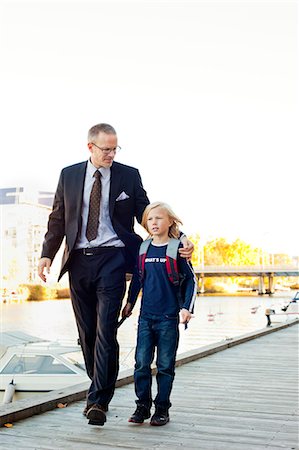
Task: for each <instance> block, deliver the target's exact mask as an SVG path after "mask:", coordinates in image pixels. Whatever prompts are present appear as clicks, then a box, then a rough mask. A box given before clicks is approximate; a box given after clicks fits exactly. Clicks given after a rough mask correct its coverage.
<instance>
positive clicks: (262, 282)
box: [259, 275, 266, 295]
mask: <svg viewBox="0 0 299 450" xmlns="http://www.w3.org/2000/svg"><path fill="white" fill-rule="evenodd" d="M265 293H266V290H265V277H264V275H260V276H259V295H264V294H265Z"/></svg>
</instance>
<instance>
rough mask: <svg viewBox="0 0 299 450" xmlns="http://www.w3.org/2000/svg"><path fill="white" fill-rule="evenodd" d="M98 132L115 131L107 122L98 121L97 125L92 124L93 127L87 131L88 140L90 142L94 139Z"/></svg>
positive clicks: (108, 132)
mask: <svg viewBox="0 0 299 450" xmlns="http://www.w3.org/2000/svg"><path fill="white" fill-rule="evenodd" d="M100 132H102V133H106V134H115V135H116V131H115V129H114V128H113V127H112V126H111V125H109V124H108V123H99V124H98V125H94V126H93V127H91V128H90V130H89V131H88V137H87V139H88V142H92V141H93V140H94V139H96V138H97V137H98V134H99V133H100Z"/></svg>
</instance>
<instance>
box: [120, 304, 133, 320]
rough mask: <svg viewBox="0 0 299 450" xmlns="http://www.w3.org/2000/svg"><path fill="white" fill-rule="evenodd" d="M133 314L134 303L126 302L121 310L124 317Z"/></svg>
mask: <svg viewBox="0 0 299 450" xmlns="http://www.w3.org/2000/svg"><path fill="white" fill-rule="evenodd" d="M131 314H132V305H131V303H126V304H125V306H124V307H123V310H122V312H121V316H122V317H130V315H131Z"/></svg>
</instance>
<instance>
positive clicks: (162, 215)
mask: <svg viewBox="0 0 299 450" xmlns="http://www.w3.org/2000/svg"><path fill="white" fill-rule="evenodd" d="M146 223H147V228H148V232H149V234H150V235H152V236H158V237H160V238H161V237H163V238H164V237H165V238H167V237H168V232H169V227H170V226H171V225H172V224H173V221H172V220H170V218H169V216H168V213H167V211H165V209H163V208H160V207H157V208H153V209H152V210H151V211H150V213H149V215H148V217H147V222H146Z"/></svg>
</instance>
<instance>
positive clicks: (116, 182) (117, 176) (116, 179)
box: [109, 162, 121, 217]
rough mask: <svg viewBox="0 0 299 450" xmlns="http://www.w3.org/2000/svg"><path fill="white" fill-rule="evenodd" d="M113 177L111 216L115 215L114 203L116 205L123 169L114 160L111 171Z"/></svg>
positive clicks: (110, 201)
mask: <svg viewBox="0 0 299 450" xmlns="http://www.w3.org/2000/svg"><path fill="white" fill-rule="evenodd" d="M110 176H111V179H110V193H109V213H110V217H112V216H113V211H114V205H115V199H116V198H117V196H118V194H119V186H120V183H121V170H120V168H119V166H118V165H117V163H115V162H113V164H112V166H111V173H110Z"/></svg>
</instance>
